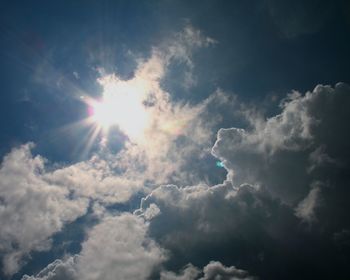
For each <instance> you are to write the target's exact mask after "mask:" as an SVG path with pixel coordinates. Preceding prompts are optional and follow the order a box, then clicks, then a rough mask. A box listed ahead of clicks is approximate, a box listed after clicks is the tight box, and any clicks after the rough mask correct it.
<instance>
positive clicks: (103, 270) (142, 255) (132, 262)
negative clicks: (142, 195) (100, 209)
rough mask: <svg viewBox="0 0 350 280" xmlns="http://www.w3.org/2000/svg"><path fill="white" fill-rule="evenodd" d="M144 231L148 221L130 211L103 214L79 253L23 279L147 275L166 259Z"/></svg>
mask: <svg viewBox="0 0 350 280" xmlns="http://www.w3.org/2000/svg"><path fill="white" fill-rule="evenodd" d="M147 231H148V224H147V223H146V222H145V221H144V220H143V219H141V218H139V217H136V216H134V215H132V214H127V213H124V214H121V215H119V216H115V217H105V218H104V219H103V220H102V221H101V223H99V224H98V225H96V226H95V227H94V228H93V229H92V230H91V231H90V232H89V234H88V238H87V240H86V241H85V242H84V243H83V244H82V251H81V252H80V254H79V255H76V256H74V257H69V258H68V259H67V260H65V261H61V260H56V261H54V262H53V263H52V264H49V265H48V266H47V267H46V268H45V269H44V270H42V271H41V272H40V273H39V274H38V275H36V276H35V277H34V276H31V277H30V276H27V275H26V276H24V277H23V278H22V280H63V279H72V280H75V279H86V280H95V279H96V280H109V279H111V280H112V279H113V280H114V279H116V277H117V278H118V279H125V280H127V279H130V280H137V279H140V280H141V279H147V278H148V277H149V276H150V275H151V274H152V272H153V271H154V270H155V269H157V267H158V266H159V265H160V264H161V263H162V262H163V261H164V260H165V259H166V252H165V251H164V250H163V249H161V248H160V247H159V246H158V245H157V244H156V243H155V242H154V241H153V240H152V239H150V238H149V237H148V236H147Z"/></svg>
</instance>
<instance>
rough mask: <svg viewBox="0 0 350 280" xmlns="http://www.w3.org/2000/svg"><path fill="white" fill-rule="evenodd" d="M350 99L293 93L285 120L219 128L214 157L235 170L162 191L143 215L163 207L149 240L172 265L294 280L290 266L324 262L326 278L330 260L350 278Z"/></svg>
mask: <svg viewBox="0 0 350 280" xmlns="http://www.w3.org/2000/svg"><path fill="white" fill-rule="evenodd" d="M349 103H350V88H349V86H347V85H345V84H342V83H340V84H337V85H336V86H335V87H334V88H332V87H330V86H317V87H316V88H315V89H314V90H313V91H311V92H307V93H306V94H305V95H303V94H301V93H297V92H293V93H292V94H290V95H289V96H288V97H287V98H286V99H285V100H283V102H282V103H281V111H282V112H281V113H280V114H279V115H276V116H274V117H270V118H268V119H264V118H261V117H257V116H259V114H255V115H248V117H249V121H250V124H251V125H250V127H248V128H247V129H239V128H230V129H221V130H220V131H219V133H218V139H217V142H216V143H215V145H214V147H213V154H214V155H215V156H217V157H218V158H219V159H220V160H221V161H222V162H223V163H224V166H225V168H226V169H227V171H228V177H227V180H226V181H225V182H224V183H223V184H220V185H217V186H213V187H209V186H206V185H195V186H187V187H183V188H179V187H177V186H174V185H166V186H161V187H159V188H157V189H155V190H154V191H153V192H152V193H151V194H149V195H148V196H147V197H145V198H144V199H143V200H142V202H141V207H140V209H139V210H137V211H136V214H138V215H145V213H146V211H147V209H148V208H150V205H154V204H155V205H157V207H158V208H159V214H158V215H157V216H155V217H154V218H153V219H151V220H150V235H151V236H152V237H153V238H154V239H155V240H157V241H158V242H159V244H160V245H161V246H162V247H164V248H165V249H167V250H169V251H170V252H172V258H171V259H169V260H168V261H167V262H166V263H165V266H166V267H167V266H169V267H176V268H177V269H180V268H181V267H183V266H184V265H186V263H192V264H194V265H195V266H196V267H201V266H204V265H205V264H206V263H208V262H210V261H211V260H213V259H216V260H218V261H220V262H222V263H229V264H233V265H235V264H238V263H239V264H240V266H241V267H243V268H244V269H247V270H248V271H250V272H251V273H252V274H253V275H258V276H260V277H262V278H269V279H278V278H279V277H281V275H283V278H284V279H289V278H290V279H292V278H293V277H296V274H295V273H294V271H295V267H293V265H292V264H296V266H297V267H299V269H303V270H305V271H309V272H310V273H311V268H312V267H315V266H322V265H321V264H324V265H325V267H324V268H322V269H321V270H319V271H318V272H317V273H316V274H317V275H322V274H323V273H325V272H326V271H327V263H329V262H332V266H333V267H337V269H338V271H337V273H336V274H337V275H342V273H343V272H344V266H343V265H342V264H343V261H341V259H347V258H348V254H347V253H345V252H346V251H343V252H344V253H343V254H342V255H341V256H340V255H339V254H338V252H339V251H338V250H339V249H338V248H337V247H336V246H335V245H334V236H338V235H339V234H338V233H339V232H343V231H344V230H346V229H348V228H349V222H348V219H347V214H346V212H347V211H348V210H349V207H348V203H347V197H348V195H349V190H348V188H347V186H348V185H349V175H348V174H349V172H348V170H349V161H348V160H349V154H348V151H349V144H348V141H347V140H346V139H347V137H344V133H345V131H348V124H347V122H345V121H344V120H347V119H349V117H350V116H349V111H348V110H347V109H346V108H347V106H348V105H345V104H349ZM244 113H245V114H248V112H244ZM303 221H306V222H307V223H306V224H305V223H302V222H303ZM337 234H338V235H337ZM342 246H343V245H342ZM336 260H337V261H336ZM193 262H195V263H193ZM335 262H336V264H335ZM277 264H279V265H280V266H279V265H277ZM282 267H283V268H282ZM190 272H191V273H195V270H194V269H193V268H192V267H188V268H187V270H186V268H185V270H183V271H182V272H180V274H178V275H176V274H174V273H173V272H169V273H168V274H166V275H169V277H173V278H174V277H180V279H181V277H182V275H185V274H186V273H190ZM309 272H308V273H309ZM293 275H294V276H293ZM170 279H172V278H170ZM175 279H176V278H175Z"/></svg>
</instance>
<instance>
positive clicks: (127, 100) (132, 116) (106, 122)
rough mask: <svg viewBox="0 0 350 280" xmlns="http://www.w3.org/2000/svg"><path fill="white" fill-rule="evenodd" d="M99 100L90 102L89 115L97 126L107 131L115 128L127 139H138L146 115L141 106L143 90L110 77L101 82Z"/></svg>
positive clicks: (144, 124) (145, 120) (133, 84)
mask: <svg viewBox="0 0 350 280" xmlns="http://www.w3.org/2000/svg"><path fill="white" fill-rule="evenodd" d="M100 83H101V84H102V85H103V88H104V91H103V96H102V98H101V100H99V101H97V100H93V101H91V102H90V104H89V105H90V109H91V110H90V115H91V118H92V120H93V122H95V123H96V124H97V125H99V126H100V127H101V128H103V130H104V131H108V130H109V129H110V128H111V127H113V126H117V127H119V129H120V130H121V131H122V132H124V133H125V134H126V135H127V136H128V137H129V138H137V137H139V136H140V135H141V134H142V132H143V131H144V129H145V126H146V124H147V120H148V114H147V112H146V108H145V106H144V104H143V99H144V90H143V89H142V87H140V86H139V85H138V84H137V83H133V82H132V81H121V80H118V79H116V78H115V76H112V77H106V78H104V80H101V81H100Z"/></svg>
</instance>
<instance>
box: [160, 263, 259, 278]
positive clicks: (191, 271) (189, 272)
mask: <svg viewBox="0 0 350 280" xmlns="http://www.w3.org/2000/svg"><path fill="white" fill-rule="evenodd" d="M201 273H202V272H201V271H200V270H199V269H198V268H196V267H194V266H193V265H192V264H188V265H187V266H185V268H184V269H183V270H182V272H180V274H175V273H174V272H170V271H164V272H162V273H161V277H160V279H161V280H195V279H199V280H215V279H222V280H238V279H245V280H253V279H256V278H255V277H251V276H249V273H248V272H247V271H244V270H241V269H237V268H236V267H234V266H230V267H226V266H224V265H223V264H222V263H220V262H215V261H211V262H210V263H209V264H207V265H206V266H205V267H204V268H203V273H204V275H203V277H200V278H199V277H198V276H199V274H201Z"/></svg>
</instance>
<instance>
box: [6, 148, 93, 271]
mask: <svg viewBox="0 0 350 280" xmlns="http://www.w3.org/2000/svg"><path fill="white" fill-rule="evenodd" d="M31 147H32V145H31V144H27V145H23V146H21V147H19V148H16V149H14V150H12V151H11V152H10V153H9V154H8V155H6V156H5V158H4V159H3V162H2V166H1V169H0V223H1V227H0V254H1V255H2V262H3V270H4V272H5V273H6V274H13V273H15V272H17V270H18V269H19V267H20V266H21V264H22V263H23V261H24V259H23V257H25V256H27V255H28V254H29V252H30V251H32V250H36V251H42V250H48V249H49V248H50V246H51V244H50V237H51V235H52V234H54V233H55V232H57V231H60V230H61V229H62V227H63V225H64V224H65V223H68V222H71V221H74V220H75V219H76V218H77V217H79V216H81V215H83V214H84V213H85V212H86V210H87V206H88V201H87V200H86V199H84V198H71V197H70V195H71V194H70V191H69V189H68V188H66V187H62V186H58V185H55V184H50V183H48V182H47V181H46V180H45V178H44V174H45V172H46V171H45V166H44V163H45V162H44V159H43V158H41V157H40V156H36V157H33V156H32V155H31V152H30V149H31Z"/></svg>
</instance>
